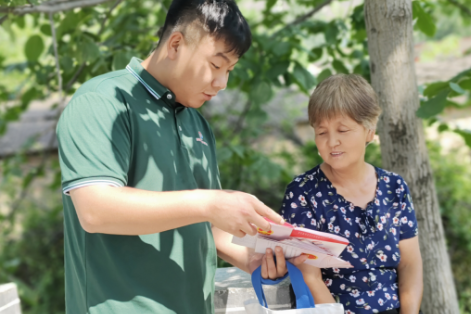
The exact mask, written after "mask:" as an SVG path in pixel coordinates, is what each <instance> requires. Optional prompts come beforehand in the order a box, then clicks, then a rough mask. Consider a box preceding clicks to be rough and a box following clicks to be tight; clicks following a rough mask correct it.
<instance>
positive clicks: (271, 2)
mask: <svg viewBox="0 0 471 314" xmlns="http://www.w3.org/2000/svg"><path fill="white" fill-rule="evenodd" d="M276 1H277V0H267V3H266V9H267V11H270V10H271V8H273V7H274V6H275V4H276Z"/></svg>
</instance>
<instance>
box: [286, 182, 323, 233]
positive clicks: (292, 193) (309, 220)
mask: <svg viewBox="0 0 471 314" xmlns="http://www.w3.org/2000/svg"><path fill="white" fill-rule="evenodd" d="M299 178H300V177H298V178H296V179H295V180H294V181H293V182H291V183H290V184H289V185H288V187H287V188H286V192H285V195H284V197H283V203H282V206H281V210H280V213H281V216H282V217H283V219H285V221H287V222H288V223H290V224H292V225H293V226H296V227H302V228H310V229H313V230H317V229H318V228H317V223H318V222H317V221H316V215H315V208H314V206H315V205H317V203H316V201H315V199H314V197H311V199H308V198H309V196H308V193H306V191H305V190H304V189H303V188H302V187H300V179H299ZM310 202H314V203H310Z"/></svg>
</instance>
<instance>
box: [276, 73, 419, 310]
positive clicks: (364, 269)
mask: <svg viewBox="0 0 471 314" xmlns="http://www.w3.org/2000/svg"><path fill="white" fill-rule="evenodd" d="M308 111H309V121H310V123H311V125H312V127H313V128H314V131H315V142H316V145H317V148H318V150H319V154H320V155H321V157H322V159H323V160H324V162H323V163H322V164H320V165H318V166H316V167H314V168H313V169H311V170H309V171H307V172H305V173H304V174H302V175H299V176H297V177H296V178H295V179H294V180H293V182H291V183H290V184H289V185H288V187H287V190H286V193H285V197H284V200H283V205H282V208H281V214H282V216H283V217H284V218H285V220H286V221H288V222H289V223H291V224H293V225H295V226H298V227H304V228H310V229H313V230H319V231H324V232H330V233H333V234H337V235H340V236H343V237H345V238H346V239H348V240H349V241H350V244H349V245H348V246H347V248H346V250H345V251H344V252H343V253H342V255H341V256H340V257H341V258H342V259H344V260H346V261H348V262H350V263H351V264H352V265H353V268H350V269H337V268H326V269H319V268H315V267H311V266H306V265H302V267H300V268H301V270H302V271H303V275H304V278H305V280H306V283H307V284H308V286H309V287H310V289H311V292H312V294H313V296H314V299H315V301H316V303H332V302H335V301H337V302H340V303H342V304H343V306H344V308H345V313H347V314H353V313H355V314H370V313H391V314H393V313H399V310H400V313H401V314H407V313H411V314H412V313H413V314H417V313H418V312H419V309H420V302H421V298H422V291H423V283H422V259H421V255H420V250H419V242H418V237H417V233H418V231H417V220H416V217H415V211H414V206H413V203H412V199H411V196H410V193H409V189H408V187H407V184H406V182H405V181H404V179H403V178H402V177H401V176H399V175H398V174H395V173H392V172H389V171H386V170H383V169H380V168H377V167H374V166H372V165H370V164H368V163H366V162H365V160H364V158H365V149H366V146H367V145H368V144H369V143H370V142H371V141H372V140H373V138H374V134H375V129H376V123H377V121H378V117H379V115H380V113H381V109H380V107H379V105H378V100H377V97H376V94H375V92H374V90H373V88H372V87H371V86H370V84H368V82H367V81H366V80H365V79H364V78H362V77H361V76H358V75H353V74H351V75H344V74H339V75H334V76H331V77H329V78H327V79H325V80H324V81H323V82H321V83H320V84H319V85H318V86H317V88H316V89H315V91H314V93H313V94H312V96H311V98H310V101H309V109H308ZM334 299H335V301H334Z"/></svg>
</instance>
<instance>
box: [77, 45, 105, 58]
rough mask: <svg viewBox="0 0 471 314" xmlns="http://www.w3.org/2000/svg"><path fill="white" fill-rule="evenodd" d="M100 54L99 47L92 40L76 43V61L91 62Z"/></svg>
mask: <svg viewBox="0 0 471 314" xmlns="http://www.w3.org/2000/svg"><path fill="white" fill-rule="evenodd" d="M99 56H100V49H99V48H98V46H97V44H95V43H94V42H91V41H89V42H84V43H82V44H81V45H78V56H77V59H78V62H79V63H83V62H90V63H91V62H93V61H95V60H96V59H97V58H98V57H99Z"/></svg>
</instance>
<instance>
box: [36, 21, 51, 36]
mask: <svg viewBox="0 0 471 314" xmlns="http://www.w3.org/2000/svg"><path fill="white" fill-rule="evenodd" d="M39 31H40V32H41V33H43V34H44V35H46V36H51V25H49V24H43V25H41V27H39Z"/></svg>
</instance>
